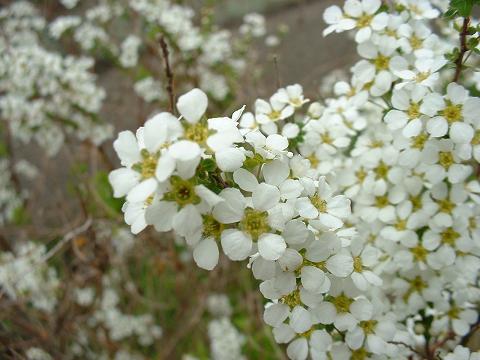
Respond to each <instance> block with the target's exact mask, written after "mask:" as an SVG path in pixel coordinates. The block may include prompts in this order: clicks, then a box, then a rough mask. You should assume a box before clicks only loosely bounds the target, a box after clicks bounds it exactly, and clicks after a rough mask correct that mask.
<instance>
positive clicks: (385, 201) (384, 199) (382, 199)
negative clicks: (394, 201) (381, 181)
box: [375, 195, 389, 208]
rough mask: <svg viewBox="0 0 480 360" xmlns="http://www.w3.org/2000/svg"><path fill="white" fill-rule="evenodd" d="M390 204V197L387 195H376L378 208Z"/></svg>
mask: <svg viewBox="0 0 480 360" xmlns="http://www.w3.org/2000/svg"><path fill="white" fill-rule="evenodd" d="M388 204H389V202H388V197H387V196H386V195H383V196H376V197H375V205H376V206H377V208H384V207H385V206H388Z"/></svg>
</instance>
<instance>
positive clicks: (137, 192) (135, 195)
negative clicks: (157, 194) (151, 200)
mask: <svg viewBox="0 0 480 360" xmlns="http://www.w3.org/2000/svg"><path fill="white" fill-rule="evenodd" d="M157 185H158V183H157V180H155V179H154V178H150V179H146V180H143V181H142V182H141V183H140V184H138V185H136V186H135V187H134V188H133V189H132V190H130V192H129V193H128V195H127V201H129V202H142V201H145V200H147V199H148V197H149V196H150V195H152V194H153V193H154V191H155V190H156V189H157Z"/></svg>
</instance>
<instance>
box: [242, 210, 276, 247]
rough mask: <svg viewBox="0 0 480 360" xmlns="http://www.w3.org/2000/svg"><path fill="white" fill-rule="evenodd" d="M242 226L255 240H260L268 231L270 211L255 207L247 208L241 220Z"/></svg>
mask: <svg viewBox="0 0 480 360" xmlns="http://www.w3.org/2000/svg"><path fill="white" fill-rule="evenodd" d="M240 228H241V229H242V230H243V231H245V232H246V233H248V234H249V235H250V236H251V237H252V239H253V240H258V238H259V237H260V235H262V234H264V233H266V232H268V231H269V230H270V226H269V225H268V213H267V212H266V211H258V210H254V209H250V208H248V209H246V210H245V214H244V215H243V219H242V221H241V222H240Z"/></svg>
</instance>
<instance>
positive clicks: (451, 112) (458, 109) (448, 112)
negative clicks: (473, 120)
mask: <svg viewBox="0 0 480 360" xmlns="http://www.w3.org/2000/svg"><path fill="white" fill-rule="evenodd" d="M440 114H441V115H442V116H443V117H444V118H445V119H447V121H448V123H449V124H451V123H454V122H455V121H460V120H462V105H455V104H452V103H450V104H448V105H447V107H446V108H445V109H443V110H442V111H441V112H440Z"/></svg>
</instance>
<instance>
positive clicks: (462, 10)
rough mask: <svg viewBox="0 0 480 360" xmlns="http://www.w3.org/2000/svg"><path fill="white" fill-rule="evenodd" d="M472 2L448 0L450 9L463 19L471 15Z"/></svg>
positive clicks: (468, 0) (467, 0)
mask: <svg viewBox="0 0 480 360" xmlns="http://www.w3.org/2000/svg"><path fill="white" fill-rule="evenodd" d="M473 1H474V0H450V8H451V9H454V10H456V11H457V14H458V15H460V16H463V17H467V16H470V14H471V13H472V7H473Z"/></svg>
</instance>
